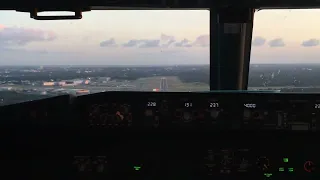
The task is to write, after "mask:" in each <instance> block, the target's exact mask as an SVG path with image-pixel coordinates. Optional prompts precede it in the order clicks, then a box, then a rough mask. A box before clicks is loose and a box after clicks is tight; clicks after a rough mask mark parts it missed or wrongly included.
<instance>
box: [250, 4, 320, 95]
mask: <svg viewBox="0 0 320 180" xmlns="http://www.w3.org/2000/svg"><path fill="white" fill-rule="evenodd" d="M319 15H320V10H319V9H292V10H290V9H285V10H284V9H283V10H261V11H258V12H256V13H255V17H254V27H253V37H252V39H253V40H252V49H251V65H250V75H249V89H251V90H278V91H281V92H320V88H319V87H320V86H319V85H320V81H319V78H317V77H319V75H320V74H319V72H320V64H319V62H320V59H319V57H320V54H319V52H320V46H319V42H320V41H319V39H320V26H319V22H320V20H319V18H318V17H319Z"/></svg>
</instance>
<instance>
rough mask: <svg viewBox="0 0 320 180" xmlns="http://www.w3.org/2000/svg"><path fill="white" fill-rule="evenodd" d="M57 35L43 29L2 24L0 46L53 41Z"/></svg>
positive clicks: (0, 27) (0, 26)
mask: <svg viewBox="0 0 320 180" xmlns="http://www.w3.org/2000/svg"><path fill="white" fill-rule="evenodd" d="M56 38H57V35H56V34H55V33H54V32H52V31H45V30H41V29H31V28H21V27H6V26H4V25H0V46H1V47H3V46H24V45H27V44H29V43H31V42H41V41H53V40H55V39H56Z"/></svg>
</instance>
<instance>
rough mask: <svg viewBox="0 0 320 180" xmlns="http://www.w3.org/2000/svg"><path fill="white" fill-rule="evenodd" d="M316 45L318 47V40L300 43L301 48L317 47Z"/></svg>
mask: <svg viewBox="0 0 320 180" xmlns="http://www.w3.org/2000/svg"><path fill="white" fill-rule="evenodd" d="M318 45H319V40H318V39H309V40H307V41H303V42H302V43H301V46H304V47H312V46H318Z"/></svg>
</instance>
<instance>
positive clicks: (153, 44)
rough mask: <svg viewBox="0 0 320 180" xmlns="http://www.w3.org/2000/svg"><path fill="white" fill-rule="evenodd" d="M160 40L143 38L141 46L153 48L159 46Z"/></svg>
mask: <svg viewBox="0 0 320 180" xmlns="http://www.w3.org/2000/svg"><path fill="white" fill-rule="evenodd" d="M159 46H160V40H141V41H140V44H139V48H152V47H159Z"/></svg>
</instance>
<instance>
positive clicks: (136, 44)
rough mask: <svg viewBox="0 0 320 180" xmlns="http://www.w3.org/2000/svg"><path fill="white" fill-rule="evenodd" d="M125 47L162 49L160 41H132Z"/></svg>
mask: <svg viewBox="0 0 320 180" xmlns="http://www.w3.org/2000/svg"><path fill="white" fill-rule="evenodd" d="M122 46H123V47H139V48H152V47H160V40H157V39H141V40H139V39H131V40H129V41H128V42H127V43H125V44H123V45H122Z"/></svg>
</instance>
